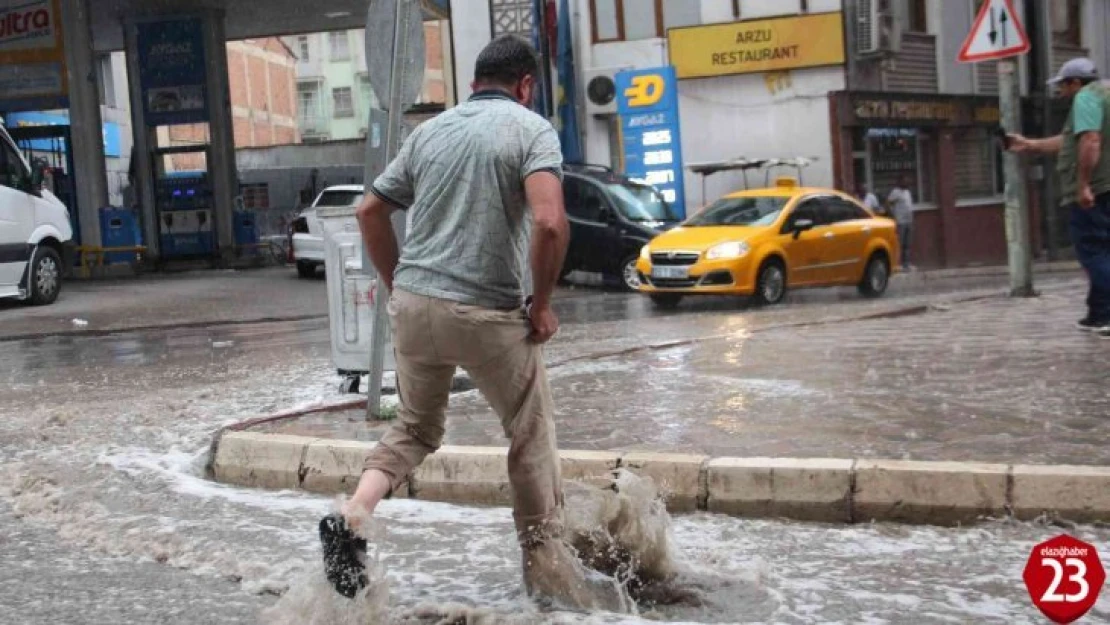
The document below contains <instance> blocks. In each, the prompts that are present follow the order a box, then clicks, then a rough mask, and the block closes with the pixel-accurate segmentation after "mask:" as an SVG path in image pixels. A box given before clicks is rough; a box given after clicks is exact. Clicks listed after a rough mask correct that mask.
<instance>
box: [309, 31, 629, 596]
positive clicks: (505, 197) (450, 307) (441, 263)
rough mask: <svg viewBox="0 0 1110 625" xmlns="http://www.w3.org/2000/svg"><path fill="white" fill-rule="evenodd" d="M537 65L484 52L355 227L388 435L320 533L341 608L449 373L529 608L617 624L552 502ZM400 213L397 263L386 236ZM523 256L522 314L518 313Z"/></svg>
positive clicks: (556, 249)
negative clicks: (501, 442) (391, 363)
mask: <svg viewBox="0 0 1110 625" xmlns="http://www.w3.org/2000/svg"><path fill="white" fill-rule="evenodd" d="M538 71H539V63H538V61H537V58H536V54H535V52H534V51H533V50H532V48H531V46H529V45H528V43H526V42H525V41H524V40H523V39H520V38H519V37H515V36H511V35H507V36H502V37H498V38H497V39H495V40H494V41H493V42H491V43H490V44H489V45H487V46H486V48H485V49H484V50H482V52H481V54H480V55H479V56H478V61H477V64H476V67H475V70H474V84H473V85H472V88H473V90H474V95H473V96H471V98H470V100H468V101H467V102H466V103H465V104H462V105H460V106H457V107H455V108H453V109H451V110H449V111H447V112H445V113H443V114H441V115H439V116H438V117H436V118H435V119H433V120H431V121H428V122H426V123H424V124H422V125H421V126H419V127H417V128H416V130H415V131H414V132H413V133H412V135H411V136H410V137H409V138H408V140H406V141H405V143H404V145H403V146H402V147H401V150H400V152H399V153H398V155H397V158H396V159H395V160H394V161H393V162H392V163H390V164H389V167H387V168H386V170H385V172H384V173H383V174H382V175H381V177H379V178H378V179H377V180H376V181H375V182H374V184H373V186H372V187H371V188H370V191H371V193H368V194H367V195H366V200H364V201H363V203H362V205H361V206H360V207H359V209H358V221H359V226H360V228H361V230H362V236H363V239H364V240H365V242H366V246H367V249H368V250H369V253H370V257H371V260H372V261H373V263H374V267H375V268H377V270H378V273H379V274H380V275H381V277H382V280H383V281H384V282H385V286H386V287H387V288H388V289H389V291H390V292H391V293H392V296H391V297H390V300H389V319H390V324H391V328H392V330H393V346H394V349H395V350H396V361H397V389H398V394H399V395H400V400H401V408H400V413H399V419H398V422H397V423H396V424H395V425H394V426H393V427H392V428H391V429H390V430H389V431H388V432H387V433H386V434H385V435H384V436H383V437H382V439H381V441H379V442H378V445H377V446H376V447H375V448H374V451H373V452H372V453H371V455H370V457H369V459H367V461H366V467H365V472H364V473H363V475H362V479H361V480H360V482H359V485H358V490H357V491H356V492H355V494H354V495H353V496H352V497H351V499H350V500H349V501H348V502H347V503H346V505H345V506H344V508H343V510H342V513H341V514H333V515H330V516H327V517H325V518H324V519H323V520H322V521H321V522H320V539H321V541H322V542H323V546H324V564H325V570H326V573H327V577H328V580H329V581H330V582H331V583H332V585H333V586H335V589H336V590H337V591H338V592H339V593H340V594H342V595H344V596H347V597H353V596H355V595H356V594H357V593H358V591H359V590H360V589H361V588H363V587H365V586H366V585H367V584H368V580H367V577H366V573H365V566H364V564H363V558H364V557H365V552H366V543H365V541H364V540H362V539H359V538H358V537H356V536H355V534H354V532H353V531H352V530H353V529H357V526H358V524H359V522H360V519H363V522H365V517H367V516H368V515H369V514H371V513H372V512H373V511H374V508H375V507H376V506H377V505H378V503H379V502H380V501H381V500H382V499H383V498H384V497H386V496H388V495H389V494H390V493H392V492H393V490H394V489H396V488H397V487H398V486H400V485H401V484H402V483H403V482H404V481H405V479H406V478H407V477H408V475H409V474H410V473H411V472H412V471H413V469H415V468H416V466H417V465H419V464H420V463H421V461H423V460H424V458H425V457H426V456H427V455H428V454H430V453H433V452H434V451H435V450H436V449H438V448H439V446H440V442H441V441H442V439H443V434H444V422H445V411H446V408H447V400H448V395H449V392H450V390H451V382H452V378H453V376H454V373H455V369H456V367H463V368H464V369H466V371H467V372H468V373H469V375H470V378H471V379H472V380H473V381H474V383H475V385H476V386H477V387H478V389H479V390H480V391H481V393H482V395H483V396H484V397H485V398H486V400H487V401H488V402H489V403H490V405H491V406H492V408H493V409H494V410H495V411H496V412H497V414H498V416H500V418H501V423H502V426H503V427H504V430H505V435H506V436H507V437H508V438H509V439H510V440H511V443H510V447H509V482H510V485H511V487H512V498H513V519H514V521H515V523H516V531H517V538H518V539H519V541H520V546H521V550H522V552H523V567H524V582H525V587H526V588H527V590H528V593H529V595H531V596H533V597H537V598H545V599H549V600H555V601H556V602H559V603H561V604H564V605H567V606H569V607H577V608H584V609H595V608H606V609H615V608H617V607H619V606H620V598H619V593H618V591H617V589H616V587H615V585H613V584H611V583H605V581H604V580H602V581H598V580H597V578H596V577H594V576H587V572H586V570H585V569H584V568H583V567H582V565H581V564H580V563H579V562H578V560H577V559H576V558H575V556H574V554H573V553H572V552H571V550H570V549H569V548H568V547H567V546H566V544H565V543H564V542H563V540H562V532H563V522H562V512H563V494H562V486H561V479H562V478H561V476H560V471H559V456H558V450H557V449H556V446H555V424H554V421H553V418H552V417H553V415H552V412H553V405H552V399H551V390H550V388H549V387H548V382H547V373H546V371H545V369H544V363H543V350H542V348H541V346H542V345H543V344H544V343H545V342H547V341H548V340H549V339H551V337H552V336H554V335H555V333H556V332H557V331H558V329H559V321H558V319H557V318H556V317H555V313H554V312H553V311H552V309H551V296H552V292H553V291H554V289H555V283H556V281H557V280H558V278H559V269H560V268H561V267H562V264H563V257H564V255H565V253H566V247H567V240H568V238H569V234H568V227H567V221H566V215H565V213H564V208H563V189H562V182H561V180H562V164H563V163H562V155H561V151H560V145H559V138H558V135H556V133H555V130H554V128H552V127H551V124H550V123H549V122H548V121H547V120H545V119H543V118H542V117H540V116H539V115H536V114H535V113H533V112H532V111H531V110H529V109H528V108H527V107H528V106H530V105H531V102H532V94H533V86H534V83H535V76H536V75H537V73H538ZM398 209H399V210H405V211H407V212H408V218H409V227H408V233H407V237H406V239H405V244H404V249H403V250H398V244H397V240H396V238H395V237H394V234H393V228H392V226H391V224H390V214H391V213H392V212H393V211H394V210H398ZM529 242H530V246H531V248H530V251H531V263H530V266H531V271H532V282H533V284H534V288H535V292H534V294H533V296H532V299H531V306H530V307H529V308H528V309H527V310H526V309H525V308H524V301H525V297H524V289H523V284H524V283H525V271H527V268H528V267H529V262H528V261H529V259H528V258H527V257H526V255H527V254H528V253H529Z"/></svg>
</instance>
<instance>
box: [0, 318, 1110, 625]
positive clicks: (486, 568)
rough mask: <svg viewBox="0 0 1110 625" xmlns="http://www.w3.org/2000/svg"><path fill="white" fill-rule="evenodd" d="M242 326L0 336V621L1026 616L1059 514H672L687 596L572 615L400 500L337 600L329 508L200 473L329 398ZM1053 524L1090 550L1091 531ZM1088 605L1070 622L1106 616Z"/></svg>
mask: <svg viewBox="0 0 1110 625" xmlns="http://www.w3.org/2000/svg"><path fill="white" fill-rule="evenodd" d="M251 332H252V330H251V329H249V328H244V329H243V330H242V332H241V333H239V334H232V335H230V336H228V335H227V334H226V331H221V333H220V334H215V333H213V334H212V335H211V336H206V335H205V334H204V331H203V330H196V329H192V330H188V331H187V332H182V333H175V332H174V331H167V332H165V333H162V334H159V335H158V336H156V337H147V336H145V335H144V336H136V337H132V338H131V339H128V337H117V338H115V339H113V341H114V342H108V343H105V344H104V345H105V346H110V345H116V344H119V341H120V340H123V339H127V340H134V341H137V342H138V343H141V344H150V342H151V341H157V340H160V341H161V343H158V344H159V345H163V346H165V349H164V350H161V351H144V352H143V353H144V354H145V355H144V357H143V359H142V361H141V362H138V361H136V362H130V361H128V362H115V361H113V359H112V358H111V357H110V356H107V355H103V354H102V355H101V357H93V355H95V354H96V353H98V352H97V351H96V346H97V344H96V341H97V340H99V339H93V338H90V339H80V338H73V339H65V340H66V341H71V342H72V343H71V344H72V347H73V349H72V353H73V354H74V358H72V359H66V358H61V357H60V356H61V354H62V353H63V352H64V350H62V349H59V348H57V347H54V348H51V347H50V344H49V341H46V342H45V343H44V342H35V341H29V342H18V343H6V344H3V345H2V347H0V349H2V350H3V351H4V352H6V353H8V354H9V355H10V354H17V355H16V356H15V358H14V359H9V360H6V362H7V363H17V362H18V363H23V364H21V365H20V366H19V367H18V368H12V369H7V370H5V371H2V372H0V383H3V384H4V386H3V391H2V394H0V623H20V624H24V623H26V624H39V623H42V624H51V625H53V624H57V623H89V624H118V623H129V624H131V623H135V624H138V623H159V624H164V623H257V622H263V623H374V624H376V623H399V624H409V623H412V624H420V625H423V624H425V623H436V624H438V623H448V624H454V623H467V624H471V623H477V624H481V625H500V624H517V623H528V624H532V623H535V624H542V623H591V622H592V623H606V624H607V623H638V624H643V623H655V622H673V623H749V622H750V623H764V622H777V623H814V622H822V623H825V622H841V623H1040V622H1043V618H1042V617H1041V616H1040V614H1039V613H1038V612H1037V611H1036V610H1035V609H1034V608H1033V607H1032V606H1031V603H1030V600H1029V597H1028V595H1027V593H1026V591H1025V589H1024V587H1023V585H1022V582H1021V570H1022V567H1023V566H1024V563H1025V560H1026V559H1027V557H1028V554H1029V552H1030V550H1031V548H1032V547H1033V545H1034V544H1035V543H1037V542H1039V541H1041V540H1043V539H1046V538H1049V537H1051V536H1054V535H1057V534H1059V533H1062V532H1063V531H1064V530H1063V529H1062V528H1059V527H1046V526H1040V525H1035V524H1012V523H1008V522H1004V521H999V522H993V523H986V524H984V525H981V526H977V527H974V528H965V529H941V528H927V527H903V526H889V525H875V526H872V525H860V526H823V525H812V524H794V523H784V522H773V521H744V520H737V519H732V518H727V517H720V516H713V515H705V514H699V515H691V516H681V517H676V518H674V519H673V520H672V521H671V527H672V536H673V544H672V546H673V551H674V559H675V563H676V566H677V567H678V568H679V569H680V580H681V581H682V583H684V584H686V585H687V586H689V587H691V588H694V589H695V590H697V591H698V592H700V593H701V595H702V596H703V597H704V598H705V604H704V605H703V606H701V607H691V606H679V607H664V608H657V609H653V610H650V609H649V610H643V611H642V612H641V613H640V614H638V615H611V614H592V615H581V614H575V613H569V612H542V611H539V610H538V609H537V608H535V607H534V606H533V605H532V604H531V603H530V602H529V601H528V600H527V599H526V598H525V597H524V594H523V590H522V587H521V582H520V574H519V553H518V550H517V547H516V544H515V539H514V535H513V531H512V522H511V518H510V513H509V511H508V510H507V509H501V508H467V507H458V506H451V505H444V504H434V503H427V502H414V501H406V500H394V501H389V502H386V503H385V504H383V505H382V507H381V508H380V515H379V518H380V520H381V529H380V532H381V533H380V534H379V535H378V536H379V538H378V540H377V541H376V543H375V544H376V546H377V547H378V549H379V552H380V556H381V566H382V567H383V569H382V572H381V574H380V575H381V579H383V580H385V581H386V582H387V583H386V584H383V585H381V586H379V587H378V588H380V589H382V590H383V591H387V593H386V592H382V593H381V594H379V595H375V597H374V598H373V600H370V601H363V602H361V603H360V602H354V603H351V602H347V601H346V600H342V599H339V598H338V597H337V596H336V595H335V594H334V593H333V592H331V591H330V590H329V589H328V588H327V587H326V586H325V585H324V581H323V579H322V575H321V574H320V556H319V545H318V543H317V540H316V535H315V528H316V523H317V521H318V519H319V518H320V516H321V515H323V514H325V513H327V512H328V511H329V510H330V509H332V507H333V506H334V505H335V501H334V500H332V499H331V498H327V497H318V496H311V495H307V494H304V493H291V492H284V493H272V492H264V491H257V490H250V489H242V488H233V487H227V486H223V485H219V484H214V483H211V482H208V481H206V480H205V479H204V478H203V463H204V459H205V457H206V454H207V449H208V446H209V444H210V442H211V440H212V437H213V435H214V434H215V432H216V431H217V430H218V429H219V427H221V426H223V425H226V424H229V423H232V422H236V421H240V420H242V419H245V418H248V417H251V416H255V415H257V414H260V413H265V412H271V411H274V410H278V409H286V408H291V407H296V406H307V405H311V404H315V403H319V402H321V401H330V400H335V399H338V395H337V394H336V390H335V388H334V387H335V376H334V371H332V368H331V366H330V365H329V363H328V353H327V350H326V346H323V345H318V344H313V345H306V344H304V343H303V342H298V341H294V340H289V341H285V340H280V337H278V338H276V339H275V340H273V341H271V342H268V343H266V344H265V347H264V348H251V347H250V341H251V338H250V336H251V334H250V333H251ZM40 352H42V353H49V354H51V355H50V364H51V366H50V367H36V366H35V362H36V360H35V358H36V354H37V353H40ZM84 355H89V357H88V358H86V357H85V356H84ZM24 365H26V366H24ZM560 369H561V370H563V371H565V372H568V373H566V375H575V373H574V370H573V368H571V367H569V366H568V367H565V368H560ZM560 369H555V370H553V372H552V375H553V377H557V376H558V375H563V373H559V371H560ZM1070 531H1072V533H1074V534H1076V535H1078V536H1079V537H1081V538H1084V539H1086V540H1088V541H1092V542H1094V543H1095V544H1096V545H1098V546H1099V547H1101V548H1104V561H1105V558H1106V553H1108V552H1110V529H1107V528H1104V527H1103V528H1097V527H1080V528H1074V529H1072V530H1070ZM1105 597H1106V593H1104V598H1103V599H1102V601H1101V602H1100V603H1099V604H1098V605H1097V606H1096V608H1095V610H1094V611H1093V612H1092V613H1091V614H1090V615H1089V616H1088V617H1087V619H1086V621H1085V622H1089V623H1099V622H1110V602H1108V600H1107V598H1105Z"/></svg>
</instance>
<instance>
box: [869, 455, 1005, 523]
mask: <svg viewBox="0 0 1110 625" xmlns="http://www.w3.org/2000/svg"><path fill="white" fill-rule="evenodd" d="M855 476H856V484H855V492H854V493H853V496H852V518H853V519H855V520H856V521H862V522H866V521H869V520H882V521H901V522H915V523H927V524H933V525H952V524H957V523H970V522H972V521H975V520H977V519H979V518H982V517H987V516H1002V515H1004V514H1005V512H1006V506H1007V500H1006V494H1007V486H1008V484H1007V483H1008V480H1009V467H1007V466H1006V465H1003V464H984V463H972V462H913V461H905V460H860V461H859V462H857V463H856V466H855Z"/></svg>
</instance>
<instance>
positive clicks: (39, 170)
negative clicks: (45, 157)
mask: <svg viewBox="0 0 1110 625" xmlns="http://www.w3.org/2000/svg"><path fill="white" fill-rule="evenodd" d="M42 181H43V167H42V165H40V164H38V163H36V164H35V166H34V167H31V166H30V165H29V164H28V163H27V159H25V158H23V155H22V154H21V153H20V151H19V149H18V148H16V145H15V142H14V141H12V138H11V136H9V135H8V131H7V130H5V129H4V127H3V126H0V297H14V298H17V299H21V300H26V301H28V302H30V303H32V304H37V305H43V304H51V303H53V302H54V300H56V299H58V293H60V292H61V289H62V274H63V268H64V267H65V264H64V263H63V260H62V259H63V258H66V257H68V256H69V254H67V253H66V252H67V251H68V249H69V248H70V247H71V246H72V239H73V227H72V226H71V225H70V222H69V210H67V209H66V206H65V204H63V203H62V202H61V200H59V199H58V198H57V197H55V196H54V194H52V193H50V191H47V190H46V189H44V188H42Z"/></svg>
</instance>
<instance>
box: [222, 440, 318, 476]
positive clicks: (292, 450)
mask: <svg viewBox="0 0 1110 625" xmlns="http://www.w3.org/2000/svg"><path fill="white" fill-rule="evenodd" d="M316 440H320V439H313V438H306V437H303V436H290V435H287V434H257V433H254V432H235V433H234V434H225V435H223V436H221V437H220V441H219V443H218V445H217V447H216V456H215V460H214V461H213V463H212V472H213V475H214V477H215V478H216V481H217V482H226V483H230V484H238V485H240V486H253V487H255V488H269V489H291V488H297V487H299V486H300V484H301V465H302V464H303V463H304V455H305V451H306V450H307V449H308V445H309V444H310V443H312V442H315V441H316Z"/></svg>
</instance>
